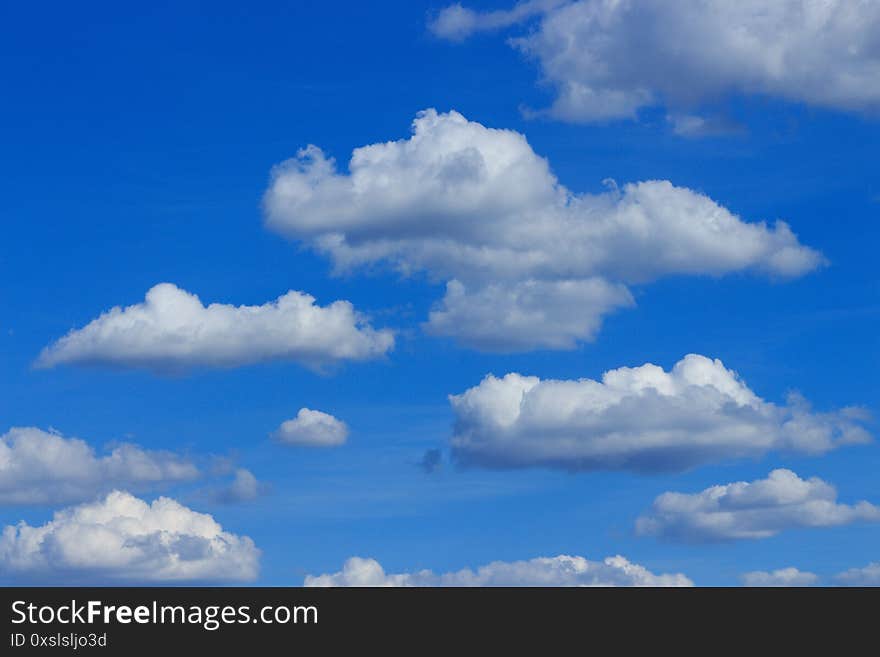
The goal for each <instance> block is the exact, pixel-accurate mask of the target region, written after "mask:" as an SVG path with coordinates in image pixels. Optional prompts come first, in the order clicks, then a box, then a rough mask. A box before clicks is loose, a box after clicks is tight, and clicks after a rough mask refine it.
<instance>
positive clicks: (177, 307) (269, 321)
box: [36, 283, 394, 372]
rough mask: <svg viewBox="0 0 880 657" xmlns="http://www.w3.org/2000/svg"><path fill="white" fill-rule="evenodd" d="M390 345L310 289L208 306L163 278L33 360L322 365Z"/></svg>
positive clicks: (387, 336) (341, 305) (182, 367)
mask: <svg viewBox="0 0 880 657" xmlns="http://www.w3.org/2000/svg"><path fill="white" fill-rule="evenodd" d="M393 346H394V335H393V333H392V332H391V331H390V330H387V329H380V330H376V329H374V328H372V327H371V326H370V325H369V324H368V323H367V322H366V320H365V318H364V317H362V316H361V315H360V314H359V313H357V312H356V311H355V309H354V307H353V306H352V304H351V303H349V302H348V301H334V302H333V303H331V304H330V305H328V306H319V305H317V304H316V303H315V298H314V297H312V296H311V295H309V294H305V293H304V292H295V291H290V292H287V293H286V294H284V295H282V296H280V297H278V299H276V300H275V301H273V302H269V303H266V304H263V305H261V306H233V305H229V304H222V303H212V304H209V305H207V306H205V305H203V304H202V302H201V301H200V300H199V298H198V297H197V296H196V295H194V294H191V293H189V292H187V291H185V290H182V289H180V288H178V287H177V286H175V285H173V284H171V283H161V284H159V285H156V286H154V287H153V288H151V289H150V290H149V291H148V292H147V294H146V297H145V299H144V301H143V302H141V303H136V304H134V305H131V306H128V307H126V308H121V307H119V306H117V307H115V308H112V309H111V310H108V311H107V312H105V313H103V314H101V316H100V317H98V318H97V319H95V320H93V321H92V322H90V323H89V324H87V325H86V326H84V327H83V328H80V329H76V330H73V331H71V332H70V333H68V334H67V335H66V336H64V337H62V338H61V339H59V340H57V341H56V342H54V343H52V344H51V345H49V346H48V347H46V348H45V349H44V350H43V351H42V353H41V354H40V356H39V358H38V359H37V361H36V366H37V367H43V368H48V367H54V366H56V365H66V364H84V365H105V366H112V367H126V368H145V369H149V370H153V371H157V372H179V371H186V370H189V369H192V368H199V367H236V366H240V365H248V364H253V363H260V362H266V361H274V360H285V361H294V362H297V363H299V364H301V365H303V366H305V367H308V368H310V369H314V370H322V369H325V368H328V367H330V366H332V365H334V364H336V363H339V362H343V361H362V360H369V359H374V358H379V357H381V356H383V355H384V354H385V353H386V352H388V351H389V350H390V349H392V348H393Z"/></svg>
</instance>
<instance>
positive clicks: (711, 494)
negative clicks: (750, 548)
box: [636, 469, 880, 541]
mask: <svg viewBox="0 0 880 657" xmlns="http://www.w3.org/2000/svg"><path fill="white" fill-rule="evenodd" d="M854 522H880V507H877V506H874V505H873V504H869V503H868V502H858V503H856V504H853V505H848V504H838V503H837V491H836V490H835V488H834V486H832V485H831V484H828V483H826V482H825V481H822V480H821V479H819V478H818V477H811V478H810V479H801V478H800V477H798V476H797V475H796V474H795V473H794V472H792V471H791V470H784V469H780V470H774V471H773V472H771V473H770V475H769V476H768V477H767V479H759V480H757V481H753V482H745V481H739V482H736V483H732V484H725V485H723V486H712V487H711V488H707V489H706V490H703V491H701V492H699V493H695V494H692V495H689V494H685V493H663V494H662V495H660V496H659V497H658V498H657V499H656V500H654V504H653V505H652V506H651V510H650V511H649V512H648V513H647V514H646V515H644V516H642V517H641V518H639V519H638V521H637V522H636V532H637V533H639V534H642V535H651V536H659V537H661V538H666V539H670V540H682V541H723V540H735V539H759V538H768V537H770V536H775V535H776V534H778V533H780V532H782V531H784V530H786V529H795V528H803V527H836V526H838V525H847V524H850V523H854Z"/></svg>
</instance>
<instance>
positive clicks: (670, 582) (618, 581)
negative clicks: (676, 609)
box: [305, 555, 693, 586]
mask: <svg viewBox="0 0 880 657" xmlns="http://www.w3.org/2000/svg"><path fill="white" fill-rule="evenodd" d="M305 586H693V582H692V581H691V580H690V579H688V578H687V577H685V576H684V575H682V574H680V573H677V574H670V575H655V574H654V573H652V572H651V571H649V570H647V569H646V568H644V567H643V566H640V565H638V564H634V563H632V562H630V561H628V560H626V559H625V558H623V557H621V556H616V557H608V558H607V559H605V560H604V561H588V560H587V559H584V558H583V557H570V556H566V555H560V556H558V557H538V558H537V559H530V560H529V561H513V562H505V561H493V562H492V563H490V564H487V565H485V566H481V567H480V568H478V569H477V570H476V571H473V570H470V569H467V568H465V569H464V570H459V571H457V572H452V573H442V574H435V573H433V572H432V571H430V570H422V571H419V572H416V573H401V574H389V573H386V572H385V570H384V569H383V568H382V566H381V565H380V564H379V562H378V561H376V560H374V559H362V558H359V557H352V558H351V559H348V560H347V561H346V562H345V564H344V565H343V568H342V570H341V571H340V572H337V573H332V574H327V575H317V576H313V575H308V576H306V579H305Z"/></svg>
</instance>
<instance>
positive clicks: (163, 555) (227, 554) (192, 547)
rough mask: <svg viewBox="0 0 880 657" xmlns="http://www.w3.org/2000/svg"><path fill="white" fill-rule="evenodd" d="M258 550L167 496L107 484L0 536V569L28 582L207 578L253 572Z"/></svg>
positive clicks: (236, 578)
mask: <svg viewBox="0 0 880 657" xmlns="http://www.w3.org/2000/svg"><path fill="white" fill-rule="evenodd" d="M258 566H259V550H257V548H256V547H255V546H254V543H253V541H251V539H250V538H248V537H246V536H236V535H235V534H230V533H228V532H225V531H223V528H222V527H221V526H220V525H219V524H217V522H216V521H215V520H214V519H213V518H212V517H211V516H210V515H207V514H204V513H196V512H195V511H192V510H191V509H188V508H187V507H185V506H183V505H181V504H179V503H178V502H176V501H174V500H172V499H169V498H167V497H160V498H159V499H157V500H155V501H154V502H152V504H148V503H146V502H144V501H143V500H141V499H138V498H136V497H134V496H132V495H131V494H129V493H125V492H120V491H114V492H112V493H110V494H108V495H107V496H106V497H105V498H104V499H101V500H99V501H97V502H93V503H87V504H82V505H80V506H75V507H71V508H67V509H63V510H61V511H57V512H56V513H55V515H54V517H53V518H52V520H50V521H49V522H47V523H46V524H44V525H42V526H39V527H32V526H30V525H28V524H27V523H25V522H24V521H22V522H19V523H18V524H17V525H9V526H7V527H5V528H4V529H3V534H2V536H0V573H2V574H4V575H6V576H7V577H10V578H13V579H18V580H26V581H32V582H39V581H51V582H53V583H56V584H57V583H58V582H62V581H69V582H77V581H88V582H95V581H99V582H109V583H118V582H132V583H137V582H184V581H186V582H210V581H249V580H253V579H255V578H256V576H257V573H258Z"/></svg>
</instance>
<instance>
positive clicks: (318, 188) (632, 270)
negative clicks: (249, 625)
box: [264, 109, 825, 352]
mask: <svg viewBox="0 0 880 657" xmlns="http://www.w3.org/2000/svg"><path fill="white" fill-rule="evenodd" d="M264 208H265V221H266V225H267V226H268V227H269V228H270V229H272V230H274V231H277V232H279V233H281V234H283V235H285V236H287V237H289V238H292V239H296V240H302V241H304V242H305V243H306V244H308V245H310V246H311V247H312V248H314V249H316V250H317V251H319V252H321V253H324V254H326V255H328V256H329V257H330V258H331V259H332V260H333V263H334V265H335V268H336V270H337V271H338V272H345V271H352V270H355V269H358V268H362V267H364V266H367V265H371V264H376V263H384V264H385V265H388V266H390V267H392V268H395V269H396V270H398V271H399V272H400V273H401V274H403V275H410V274H415V273H419V272H422V273H425V274H427V276H428V277H429V278H430V279H431V280H433V281H436V282H445V284H446V294H445V296H444V297H443V298H442V299H441V300H440V301H439V302H437V303H436V304H435V306H434V308H433V310H432V311H431V312H430V315H429V317H428V321H427V322H426V323H425V325H424V328H425V330H426V331H427V332H428V333H430V334H433V335H439V336H448V337H452V338H454V339H456V340H458V341H460V342H461V343H463V344H465V345H467V346H470V347H474V348H476V349H480V350H484V351H499V352H510V351H529V350H533V349H572V348H574V347H576V346H577V344H578V343H579V342H582V341H587V340H592V339H593V338H594V337H595V335H596V333H597V332H598V330H599V328H600V326H601V322H602V318H603V317H604V316H606V315H607V314H608V313H610V312H612V311H614V310H616V309H619V308H625V307H629V306H632V305H634V300H633V296H632V294H631V292H630V290H629V287H628V286H629V285H633V284H639V283H648V282H650V281H653V280H656V279H658V278H662V277H663V276H668V275H677V274H690V275H711V276H721V275H724V274H729V273H732V272H741V271H752V272H757V273H761V274H765V275H770V276H774V277H780V278H793V277H797V276H801V275H803V274H806V273H807V272H810V271H812V270H814V269H816V268H817V267H819V266H821V265H822V264H823V263H824V262H825V259H824V257H823V256H822V255H821V254H820V253H818V252H817V251H815V250H813V249H811V248H809V247H806V246H804V245H802V244H801V243H800V242H799V241H798V239H797V237H796V236H795V234H794V233H793V232H792V230H791V228H790V227H789V226H788V224H786V223H785V222H783V221H776V222H773V223H772V224H768V223H765V222H756V223H747V222H745V221H743V220H741V219H740V218H739V217H737V216H736V215H734V214H732V213H731V212H730V211H728V210H727V209H725V208H724V207H722V206H721V205H719V204H718V203H716V202H715V201H713V200H712V199H710V198H709V197H707V196H705V195H703V194H700V193H698V192H695V191H692V190H690V189H687V188H684V187H676V186H675V185H673V184H672V183H671V182H669V181H665V180H649V181H643V182H637V183H630V184H626V185H623V186H622V187H620V188H618V187H616V185H611V186H610V188H609V189H608V191H606V192H604V193H601V194H578V193H575V192H572V191H570V190H569V189H567V188H566V187H565V186H563V185H562V184H561V183H560V182H559V181H558V180H557V178H556V177H555V176H554V175H553V173H552V171H551V169H550V165H549V163H548V162H547V160H546V159H544V158H542V157H540V156H539V155H538V154H536V153H535V152H534V151H533V150H532V148H531V146H530V145H529V143H528V142H527V141H526V139H525V137H524V136H523V135H521V134H519V133H517V132H515V131H513V130H501V129H493V128H488V127H485V126H483V125H481V124H480V123H477V122H474V121H469V120H467V119H466V118H465V117H464V116H462V115H461V114H459V113H458V112H455V111H450V112H448V113H438V112H437V111H436V110H433V109H429V110H426V111H424V112H420V113H419V114H418V115H417V117H416V119H415V121H414V122H413V134H412V136H411V137H410V138H409V139H402V140H398V141H390V142H385V143H377V144H372V145H369V146H364V147H361V148H357V149H355V150H354V152H353V154H352V157H351V160H350V162H349V164H348V173H345V172H340V171H338V170H337V168H336V164H335V162H334V161H333V160H332V159H331V158H328V157H327V156H326V155H325V154H324V153H323V152H322V151H321V150H320V149H319V148H318V147H316V146H308V147H307V148H304V149H302V150H300V151H299V153H298V154H297V156H296V157H295V158H293V159H292V160H289V161H287V162H285V163H283V164H281V165H279V166H277V167H276V168H275V169H274V171H273V174H272V181H271V183H270V186H269V188H268V190H267V191H266V193H265V196H264Z"/></svg>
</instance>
